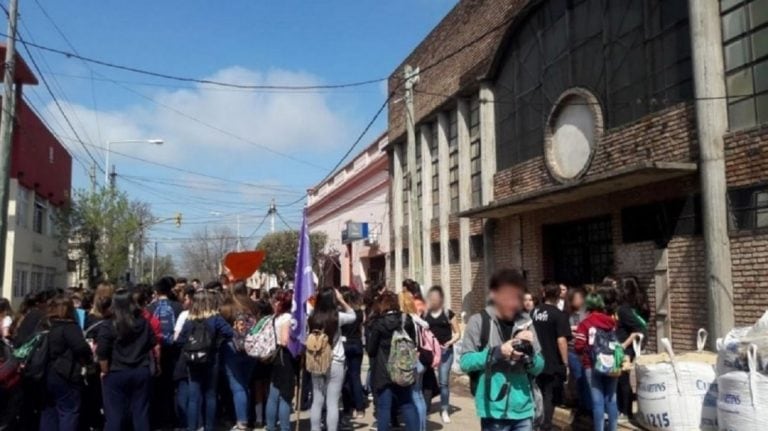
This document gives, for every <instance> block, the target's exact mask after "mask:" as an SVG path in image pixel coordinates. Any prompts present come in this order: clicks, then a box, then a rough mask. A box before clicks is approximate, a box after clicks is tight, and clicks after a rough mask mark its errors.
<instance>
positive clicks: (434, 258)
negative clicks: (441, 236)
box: [430, 242, 440, 265]
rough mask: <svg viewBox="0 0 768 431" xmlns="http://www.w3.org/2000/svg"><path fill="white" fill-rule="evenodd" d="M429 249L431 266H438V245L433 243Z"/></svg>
mask: <svg viewBox="0 0 768 431" xmlns="http://www.w3.org/2000/svg"><path fill="white" fill-rule="evenodd" d="M430 247H431V248H432V265H440V243H439V242H433V243H432V244H430Z"/></svg>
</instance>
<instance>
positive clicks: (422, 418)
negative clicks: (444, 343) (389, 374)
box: [399, 282, 429, 431]
mask: <svg viewBox="0 0 768 431" xmlns="http://www.w3.org/2000/svg"><path fill="white" fill-rule="evenodd" d="M412 283H413V284H412V286H415V291H416V292H420V291H421V289H420V288H419V287H418V284H416V283H415V282H412ZM399 300H400V311H401V312H402V313H403V314H405V315H407V316H408V317H409V318H410V320H411V321H412V322H413V323H414V325H415V327H416V328H415V329H416V338H414V340H415V342H416V343H417V346H418V339H419V337H418V335H419V334H420V333H421V331H423V330H425V329H429V324H428V323H427V322H426V321H425V320H424V319H422V318H421V317H420V316H421V314H420V313H419V312H418V306H417V305H416V302H417V299H416V297H415V295H413V294H412V293H411V289H406V290H403V291H402V292H400V298H399ZM422 302H423V301H422ZM426 370H427V369H426V366H425V365H424V364H423V363H422V362H421V361H416V376H415V377H416V378H415V383H414V384H413V386H411V390H412V391H413V403H414V404H415V405H416V413H417V415H418V419H419V431H426V429H427V401H426V399H424V373H425V372H426Z"/></svg>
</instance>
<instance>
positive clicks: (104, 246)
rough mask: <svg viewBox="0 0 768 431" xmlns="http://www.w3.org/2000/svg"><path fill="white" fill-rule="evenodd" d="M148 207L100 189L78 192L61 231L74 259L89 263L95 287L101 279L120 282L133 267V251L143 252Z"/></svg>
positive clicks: (62, 238) (62, 218)
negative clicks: (131, 257) (131, 263)
mask: <svg viewBox="0 0 768 431" xmlns="http://www.w3.org/2000/svg"><path fill="white" fill-rule="evenodd" d="M151 221H152V214H151V213H150V211H149V207H148V205H147V204H145V203H142V202H138V201H131V200H130V199H129V198H128V196H127V195H126V194H125V193H124V192H121V191H118V190H115V189H112V188H103V187H102V188H100V189H97V190H96V191H94V192H90V191H85V190H77V191H75V193H74V196H73V199H72V202H71V204H70V207H69V208H68V209H67V210H66V211H62V213H61V217H60V220H59V223H58V224H59V229H57V231H58V233H59V235H60V237H61V240H62V241H68V242H66V243H67V244H68V254H69V256H70V259H75V260H80V261H84V262H85V263H87V264H86V265H83V266H84V267H86V268H88V274H82V275H84V276H85V277H87V278H88V280H89V283H91V285H93V283H95V282H96V281H98V280H100V279H107V280H118V279H119V278H120V277H122V276H123V275H124V274H125V273H126V271H127V270H128V268H129V249H130V244H133V246H134V251H135V253H138V250H140V249H143V246H144V244H143V242H144V238H143V235H142V234H143V231H144V229H145V227H146V226H147V225H148V224H149V223H151Z"/></svg>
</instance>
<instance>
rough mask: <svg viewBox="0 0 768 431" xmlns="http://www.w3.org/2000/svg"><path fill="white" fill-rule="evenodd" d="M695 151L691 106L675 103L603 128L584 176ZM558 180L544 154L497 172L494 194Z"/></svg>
mask: <svg viewBox="0 0 768 431" xmlns="http://www.w3.org/2000/svg"><path fill="white" fill-rule="evenodd" d="M697 154H698V153H697V151H696V142H695V123H694V118H693V108H692V107H691V105H690V104H678V105H676V106H673V107H671V108H667V109H664V110H661V111H659V112H656V113H653V114H650V115H648V116H646V117H644V118H642V119H640V120H638V121H636V122H634V123H631V124H628V125H625V126H622V127H619V128H615V129H611V130H608V131H606V133H605V134H604V135H603V137H602V138H601V139H599V140H598V143H597V148H596V152H595V156H594V159H593V160H592V164H591V165H590V167H589V170H588V171H587V172H586V174H585V175H584V177H583V179H588V178H589V177H590V176H594V175H598V174H602V173H605V172H608V171H611V170H614V169H617V168H621V167H623V166H627V165H631V164H635V163H639V162H647V161H656V162H692V161H696V157H697ZM559 184H560V183H558V182H557V181H555V180H554V179H553V178H552V177H551V176H550V175H549V171H548V170H547V168H546V166H545V163H544V158H543V157H536V158H534V159H531V160H528V161H526V162H523V163H521V164H518V165H516V166H514V167H512V168H509V169H506V170H503V171H500V172H497V173H496V175H495V176H494V196H495V197H496V199H497V200H501V199H505V198H509V197H513V196H515V195H518V194H521V193H527V192H531V191H535V190H542V189H546V188H547V187H553V186H557V185H559Z"/></svg>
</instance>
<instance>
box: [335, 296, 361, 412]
mask: <svg viewBox="0 0 768 431" xmlns="http://www.w3.org/2000/svg"><path fill="white" fill-rule="evenodd" d="M342 295H343V296H344V301H346V303H347V304H349V306H350V307H352V310H353V311H354V312H355V316H356V319H355V321H354V322H352V323H348V324H346V325H342V326H341V336H342V340H343V341H344V356H345V357H346V360H347V372H346V376H345V377H344V387H345V388H348V390H349V405H345V406H344V407H345V410H346V411H349V410H352V417H353V418H360V417H362V416H364V415H365V395H364V394H363V383H362V380H361V378H362V366H363V319H364V316H363V310H362V299H361V296H360V293H358V292H357V291H356V290H354V289H350V288H347V289H346V290H344V291H343V292H342Z"/></svg>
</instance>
